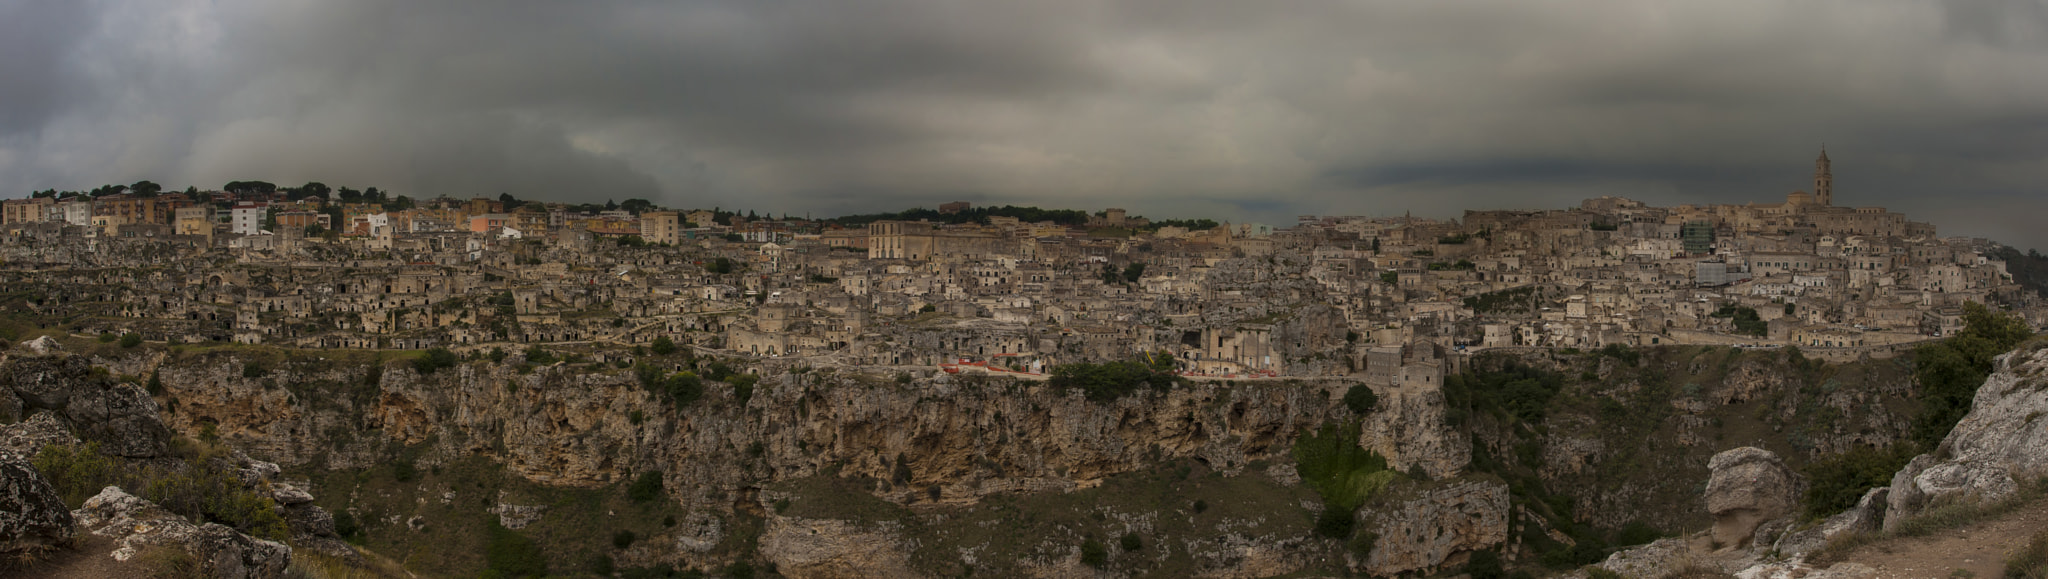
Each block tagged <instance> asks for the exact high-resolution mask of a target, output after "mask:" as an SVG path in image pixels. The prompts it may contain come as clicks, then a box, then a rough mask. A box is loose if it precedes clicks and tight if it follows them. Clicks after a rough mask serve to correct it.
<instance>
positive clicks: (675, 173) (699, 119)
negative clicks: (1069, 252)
mask: <svg viewBox="0 0 2048 579" xmlns="http://www.w3.org/2000/svg"><path fill="white" fill-rule="evenodd" d="M1822 141H1825V142H1827V143H1828V145H1829V151H1830V155H1831V156H1832V157H1833V158H1834V159H1835V164H1836V182H1837V187H1836V191H1837V193H1836V198H1837V200H1838V202H1842V203H1848V204H1856V205H1880V204H1881V205H1889V206H1892V207H1893V208H1895V209H1901V210H1906V211H1908V212H1911V213H1913V214H1914V215H1915V217H1919V218H1928V219H1933V220H1935V221H1936V222H1937V224H1938V225H1941V226H1942V227H1943V230H1944V231H1945V232H1950V233H1966V234H1978V235H1988V236H1992V237H1995V238H1999V239H2002V240H2007V241H2008V242H2010V243H2014V244H2017V245H2021V246H2023V247H2025V246H2039V247H2048V233H2044V232H2043V231H2042V230H2043V229H2048V228H2041V227H2038V225H2037V224H2038V223H2039V222H2040V221H2041V218H2040V217H2039V216H2041V215H2048V195H2044V194H2043V191H2042V188H2041V187H2040V184H2041V183H2042V182H2043V179H2044V177H2048V162H2044V161H2048V4H2044V3H2043V2H2040V1H2038V0H2037V1H2007V2H1995V1H1989V0H1984V1H1955V2H1947V3H1943V2H1932V1H1908V0H1835V1H1827V0H1813V1H1801V2H1783V1H1775V2H1762V1H1746V0H1729V1H1723V2H1676V1H1672V2H1642V1H1622V0H1560V1H1554V2H1524V1H1511V0H1470V1H1457V2H1407V1H1385V2H1381V1H1356V2H1339V1H1318V0H1306V1H1303V2H1290V3H1281V4H1273V3H1253V2H1205V1H1192V0H1141V1H1131V2H1113V3H1112V2H1091V1H1082V0H1043V1H1033V2H960V1H957V0H868V1H862V2H825V1H801V0H796V1H781V0H768V1H723V2H711V1H667V0H643V1H632V0H600V1H584V2H554V1H543V0H506V1H497V2H455V1H449V2H407V1H398V0H347V1H344V0H211V1H207V0H149V1H139V0H137V1H114V0H62V1H58V0H48V1H45V0H0V192H4V194H6V195H9V196H18V195H21V194H24V193H25V192H26V191H28V190H30V189H41V188H50V187H56V188H84V187H91V186H94V185H98V184H101V183H116V182H118V183H126V182H132V181H135V180H138V179H144V178H148V179H153V180H156V181H158V182H162V183H165V184H166V185H172V186H177V187H183V186H184V185H187V184H197V185H200V186H202V187H207V186H218V185H220V184H221V183H225V182H226V181H229V180H234V179H266V180H271V181H276V182H280V183H299V182H304V181H309V180H321V181H325V182H328V183H330V184H350V185H355V186H371V185H374V186H379V187H386V188H393V189H396V190H398V191H400V192H404V193H410V194H417V195H438V194H449V195H456V196H467V195H475V194H486V195H488V194H495V193H497V192H501V191H502V192H511V193H514V194H516V195H520V196H522V197H530V198H543V199H556V200H602V199H606V198H612V199H624V198H628V197H648V198H656V199H660V200H663V201H665V202H667V203H671V204H677V205H687V206H710V205H720V206H724V207H740V208H746V209H756V210H760V211H769V212H776V213H780V212H785V211H787V212H792V213H800V212H805V211H810V212H814V213H841V212H851V211H874V210H882V209H896V208H902V207H906V206H910V205H918V204H922V205H927V206H929V205H931V204H933V203H936V202H942V201H948V200H953V199H964V200H972V201H979V202H986V203H1020V204H1022V203H1032V204H1040V205H1048V206H1071V207H1098V206H1106V205H1120V206H1125V207H1128V208H1130V209H1132V210H1133V211H1135V212H1138V213H1143V214H1148V215H1153V216H1171V217H1193V216H1208V217H1216V218H1225V219H1237V220H1243V219H1260V220H1267V221H1274V222H1284V221H1285V220H1287V219H1290V218H1291V216H1292V215H1293V214H1296V213H1351V214H1357V213H1370V214H1390V213H1400V212H1404V211H1411V210H1412V211H1415V212H1416V213H1417V214H1426V215H1454V214H1455V211H1456V210H1458V209H1464V208H1494V207H1562V206H1567V205H1571V204H1573V203H1575V202H1576V201H1577V200H1578V199H1581V198H1585V197H1589V196H1596V195H1610V194H1612V195H1627V196H1631V197H1635V198H1638V199H1643V200H1645V201H1651V202H1655V203H1666V204H1675V203H1702V202H1743V201H1751V200H1754V201H1772V200H1775V199H1782V196H1783V195H1784V194H1785V193H1787V192H1789V191H1791V190H1793V189H1806V188H1808V187H1810V185H1809V183H1808V178H1809V175H1810V172H1811V165H1810V163H1811V159H1812V158H1813V155H1814V153H1815V149H1817V148H1818V146H1819V144H1820V143H1821V142H1822Z"/></svg>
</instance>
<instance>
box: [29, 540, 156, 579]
mask: <svg viewBox="0 0 2048 579" xmlns="http://www.w3.org/2000/svg"><path fill="white" fill-rule="evenodd" d="M88 536H89V535H88ZM113 552H114V542H113V541H111V540H108V539H103V538H99V537H91V538H90V539H88V540H87V541H85V543H84V544H81V545H79V546H78V548H75V549H70V550H66V551H58V552H56V553H53V554H51V556H50V558H49V559H45V560H43V561H39V562H37V563H36V564H34V565H31V566H29V567H28V568H27V569H0V576H5V577H12V578H15V579H100V578H114V577H134V576H136V575H137V574H138V572H140V571H141V570H140V569H137V568H135V566H134V565H133V564H132V563H121V562H118V561H115V560H114V557H113Z"/></svg>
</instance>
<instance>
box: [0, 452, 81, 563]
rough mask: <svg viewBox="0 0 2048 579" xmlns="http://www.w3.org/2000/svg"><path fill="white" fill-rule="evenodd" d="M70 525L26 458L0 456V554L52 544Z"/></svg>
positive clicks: (67, 515) (46, 482) (58, 541)
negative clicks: (24, 459)
mask: <svg viewBox="0 0 2048 579" xmlns="http://www.w3.org/2000/svg"><path fill="white" fill-rule="evenodd" d="M71 526H72V521H71V512H70V511H68V510H66V509H65V508H64V501H63V500H62V499H59V498H58V497H57V489H55V488H52V487H51V486H50V481H49V480H46V479H44V478H43V475H42V474H40V473H37V472H36V469H35V467H33V466H30V465H29V464H28V463H27V462H26V461H23V460H20V459H16V458H12V457H0V556H10V555H13V554H17V553H23V552H30V553H31V554H33V552H36V551H42V550H47V549H52V548H55V547H56V546H57V545H59V544H61V543H63V542H64V540H65V539H66V538H68V537H70V536H71Z"/></svg>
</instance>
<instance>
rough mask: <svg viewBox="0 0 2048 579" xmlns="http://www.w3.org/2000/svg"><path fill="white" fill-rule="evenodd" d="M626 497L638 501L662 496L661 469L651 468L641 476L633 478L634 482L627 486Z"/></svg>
mask: <svg viewBox="0 0 2048 579" xmlns="http://www.w3.org/2000/svg"><path fill="white" fill-rule="evenodd" d="M626 497H627V498H630V499H633V502H636V503H644V502H649V501H652V500H654V499H657V498H661V471H658V470H650V471H647V472H643V473H640V477H639V478H636V479H633V484H632V485H631V486H628V487H626Z"/></svg>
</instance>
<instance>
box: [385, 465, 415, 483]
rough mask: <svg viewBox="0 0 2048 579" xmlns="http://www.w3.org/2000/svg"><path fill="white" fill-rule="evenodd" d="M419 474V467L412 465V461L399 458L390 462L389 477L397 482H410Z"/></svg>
mask: <svg viewBox="0 0 2048 579" xmlns="http://www.w3.org/2000/svg"><path fill="white" fill-rule="evenodd" d="M419 476H420V471H419V467H415V466H413V464H412V461H408V460H400V461H396V462H393V463H391V478H393V479H396V480H397V481H398V482H412V479H416V478H419Z"/></svg>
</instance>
